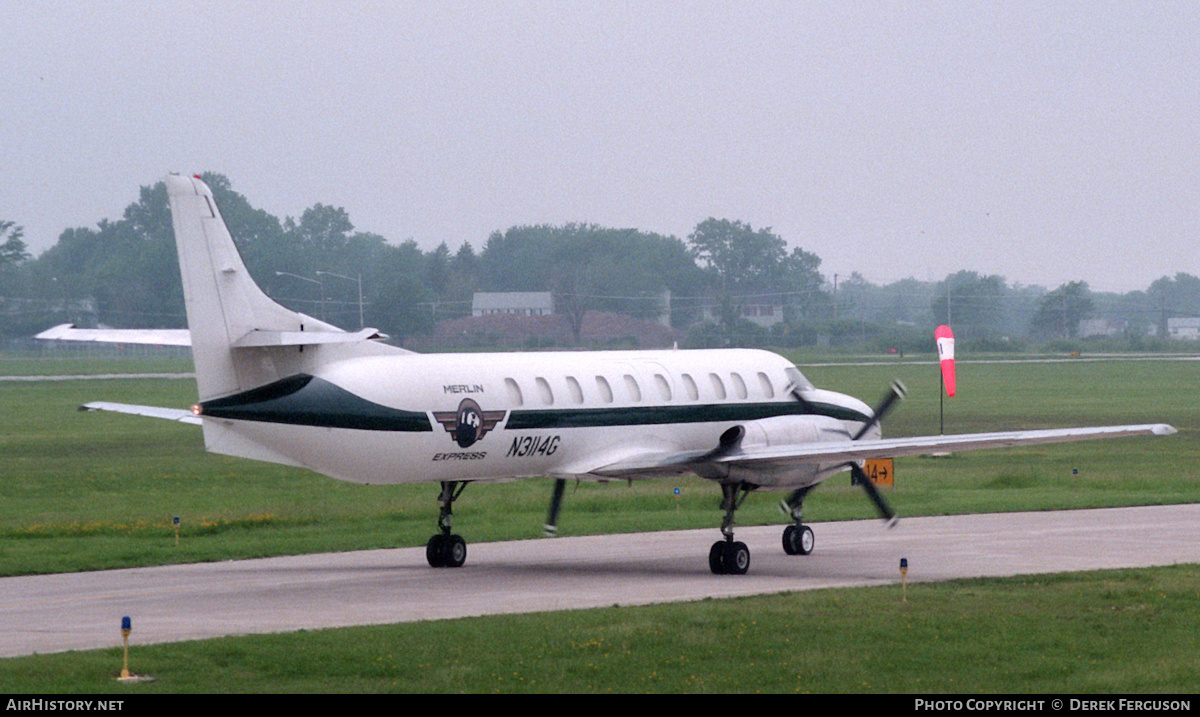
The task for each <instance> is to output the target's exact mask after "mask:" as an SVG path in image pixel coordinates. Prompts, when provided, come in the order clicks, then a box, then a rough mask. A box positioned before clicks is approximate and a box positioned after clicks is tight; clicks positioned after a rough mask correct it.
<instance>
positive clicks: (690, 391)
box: [679, 373, 700, 401]
mask: <svg viewBox="0 0 1200 717" xmlns="http://www.w3.org/2000/svg"><path fill="white" fill-rule="evenodd" d="M679 378H681V379H682V380H683V390H684V391H685V392H687V397H688V398H690V399H691V400H693V401H698V400H699V399H700V391H699V390H698V389H697V388H696V381H695V380H694V379H693V378H692V376H691V374H686V373H685V374H680V376H679Z"/></svg>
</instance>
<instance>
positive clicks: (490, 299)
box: [471, 291, 554, 316]
mask: <svg viewBox="0 0 1200 717" xmlns="http://www.w3.org/2000/svg"><path fill="white" fill-rule="evenodd" d="M553 313H554V297H553V296H552V295H551V294H550V292H549V291H536V292H521V291H509V292H501V293H487V292H478V291H477V292H475V296H474V298H473V299H472V301H471V315H472V316H487V315H488V314H518V315H520V316H549V315H550V314H553Z"/></svg>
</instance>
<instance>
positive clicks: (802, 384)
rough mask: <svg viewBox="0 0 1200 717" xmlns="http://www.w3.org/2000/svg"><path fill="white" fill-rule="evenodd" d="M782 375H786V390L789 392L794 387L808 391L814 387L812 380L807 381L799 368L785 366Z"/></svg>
mask: <svg viewBox="0 0 1200 717" xmlns="http://www.w3.org/2000/svg"><path fill="white" fill-rule="evenodd" d="M783 375H784V376H786V377H787V389H786V390H787V392H789V393H790V392H792V391H794V390H796V389H799V390H801V391H808V390H810V389H812V388H814V386H813V385H812V381H809V380H808V379H807V378H805V377H804V374H802V373H800V369H798V368H796V367H795V366H792V367H791V368H785V369H784V370H783Z"/></svg>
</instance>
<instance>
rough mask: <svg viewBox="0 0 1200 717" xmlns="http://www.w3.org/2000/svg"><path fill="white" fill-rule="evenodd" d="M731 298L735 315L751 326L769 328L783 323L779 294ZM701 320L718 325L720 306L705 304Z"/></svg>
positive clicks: (781, 302) (781, 303)
mask: <svg viewBox="0 0 1200 717" xmlns="http://www.w3.org/2000/svg"><path fill="white" fill-rule="evenodd" d="M732 298H733V302H734V310H735V311H736V312H737V315H738V316H739V317H740V318H742V319H745V320H746V321H749V322H750V323H752V324H757V325H759V326H762V327H764V328H769V327H771V326H774V325H775V324H778V323H782V322H783V301H782V298H781V296H780V295H779V294H763V295H755V296H734V297H732ZM702 319H703V320H704V321H706V322H709V323H720V321H721V306H720V305H719V304H711V303H710V304H706V305H705V306H704V308H703V316H702Z"/></svg>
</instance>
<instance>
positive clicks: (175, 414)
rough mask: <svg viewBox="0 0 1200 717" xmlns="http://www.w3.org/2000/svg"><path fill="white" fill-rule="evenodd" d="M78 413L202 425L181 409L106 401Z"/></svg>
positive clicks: (83, 407)
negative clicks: (118, 415)
mask: <svg viewBox="0 0 1200 717" xmlns="http://www.w3.org/2000/svg"><path fill="white" fill-rule="evenodd" d="M79 410H80V411H109V412H112V413H127V414H129V415H131V416H142V417H145V418H165V419H167V420H169V421H178V422H179V423H190V424H192V425H194V426H199V425H201V424H202V420H201V418H200V417H199V416H197V415H196V414H194V413H192V412H191V411H188V410H184V409H182V408H160V407H158V406H135V405H133V404H129V403H110V402H108V401H93V402H92V403H85V404H83V405H82V406H80V407H79Z"/></svg>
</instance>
